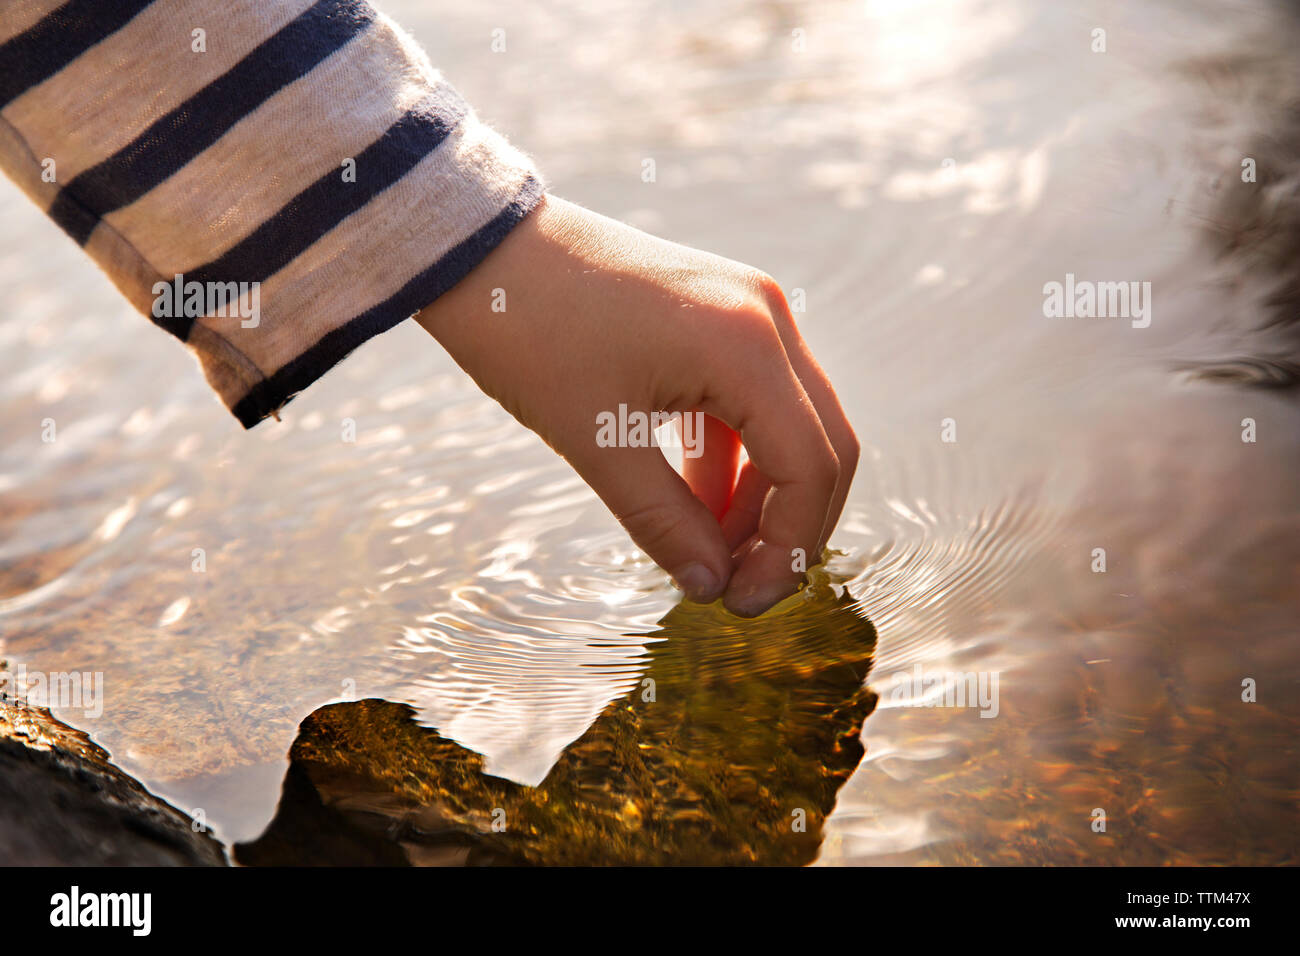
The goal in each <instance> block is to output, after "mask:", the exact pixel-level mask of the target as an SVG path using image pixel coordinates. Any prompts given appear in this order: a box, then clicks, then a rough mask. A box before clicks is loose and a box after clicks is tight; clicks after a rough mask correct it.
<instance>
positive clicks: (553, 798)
mask: <svg viewBox="0 0 1300 956" xmlns="http://www.w3.org/2000/svg"><path fill="white" fill-rule="evenodd" d="M645 637H647V638H648V639H650V640H651V641H653V642H654V643H653V644H652V645H651V647H650V650H649V655H650V661H649V664H648V666H647V667H646V669H645V671H644V674H643V676H642V677H641V678H640V679H639V680H638V681H637V684H636V685H635V686H634V688H633V689H632V691H631V693H630V694H629V695H628V696H627V697H624V698H621V699H619V700H617V701H614V702H613V703H611V704H610V705H609V706H608V707H606V708H605V710H604V712H603V713H602V714H601V715H600V716H599V717H598V718H597V719H596V722H595V723H594V724H592V726H591V727H590V728H589V729H588V730H587V731H586V733H584V734H583V735H582V736H581V737H580V738H579V739H578V740H576V741H575V742H574V743H573V744H571V745H570V746H569V747H568V748H566V750H565V752H564V754H563V755H562V756H561V757H560V758H559V760H557V761H556V762H555V764H554V766H552V767H551V769H550V771H549V772H548V773H547V775H546V779H545V780H543V781H542V782H541V783H540V784H539V785H538V786H536V787H528V786H523V785H520V784H517V783H514V782H513V781H509V780H505V779H501V778H498V777H492V776H489V775H487V774H485V773H484V771H483V758H482V756H481V755H480V754H477V753H474V752H473V751H470V750H466V749H465V748H464V747H462V746H460V745H459V744H457V743H455V742H454V741H452V740H448V739H447V738H445V737H443V736H440V735H439V734H437V733H436V732H434V731H433V730H427V729H424V728H421V727H419V726H418V725H417V724H416V723H415V722H414V721H413V720H412V719H411V718H412V717H413V711H412V710H411V709H410V708H409V707H406V706H403V705H399V704H393V703H389V702H386V701H378V700H365V701H359V702H356V703H341V704H330V705H328V706H326V707H323V708H321V709H320V710H318V711H316V712H315V713H314V714H312V715H311V716H310V717H308V718H307V720H305V721H304V722H303V725H302V727H301V728H300V729H299V732H298V739H297V740H296V741H295V742H294V745H293V748H292V750H290V752H289V759H290V766H289V772H288V775H287V777H286V778H285V783H284V789H283V793H282V795H281V799H280V805H279V808H278V810H277V813H276V817H275V819H274V820H273V821H272V822H271V825H270V827H269V828H268V830H267V831H266V833H264V834H263V835H262V836H261V837H260V838H259V839H258V840H257V841H256V842H254V843H251V844H245V845H241V846H238V847H236V858H237V859H238V861H239V862H241V863H243V864H245V865H302V864H348V865H359V864H400V863H411V864H414V865H448V864H452V865H456V864H461V863H470V864H490V863H528V864H561V865H569V864H579V865H590V864H655V863H680V864H706V865H710V864H711V865H725V864H750V863H771V864H785V865H791V864H801V863H808V862H811V861H812V860H813V858H814V857H815V856H816V853H817V849H818V846H819V845H820V843H821V836H822V827H823V823H824V821H825V819H826V816H827V815H828V814H829V813H830V812H831V809H832V807H834V805H835V795H836V793H837V792H838V791H839V789H840V787H841V786H842V785H843V783H844V781H845V780H847V779H848V776H849V774H851V773H852V772H853V770H854V768H856V767H857V765H858V762H859V761H860V760H861V759H862V746H861V744H860V743H859V741H858V735H859V733H860V731H861V728H862V721H863V719H864V718H865V717H866V716H867V714H869V713H870V712H871V709H872V706H873V705H874V695H873V694H872V693H871V692H870V691H868V690H865V689H864V688H863V683H862V682H863V678H864V677H866V674H867V670H868V667H869V664H870V659H871V652H872V649H873V647H874V645H875V632H874V630H873V629H872V627H871V624H870V623H869V622H867V621H866V620H864V619H863V618H861V617H860V616H859V615H858V613H857V610H856V606H855V603H854V602H853V601H852V600H851V599H850V598H849V597H848V596H847V595H846V594H844V593H843V592H842V591H841V592H840V594H839V597H838V598H837V597H835V596H834V594H833V593H832V587H831V585H830V584H828V583H825V582H823V583H821V584H819V585H818V586H816V587H814V588H811V589H809V590H807V591H805V592H804V593H803V594H800V595H798V596H797V597H796V598H794V599H792V600H790V601H788V602H786V604H785V605H784V606H783V607H782V608H781V609H780V610H778V611H776V612H775V613H773V614H769V615H766V616H764V617H763V618H762V619H760V620H759V621H757V622H750V621H740V620H738V619H736V618H733V617H731V615H729V614H727V613H726V612H725V611H721V610H719V609H717V606H714V607H708V608H704V607H699V606H697V605H690V604H684V605H681V606H679V607H677V608H676V609H674V610H673V611H672V612H671V613H669V614H668V616H667V617H666V618H665V619H664V620H663V622H662V628H661V630H658V631H655V632H654V633H652V634H649V635H645Z"/></svg>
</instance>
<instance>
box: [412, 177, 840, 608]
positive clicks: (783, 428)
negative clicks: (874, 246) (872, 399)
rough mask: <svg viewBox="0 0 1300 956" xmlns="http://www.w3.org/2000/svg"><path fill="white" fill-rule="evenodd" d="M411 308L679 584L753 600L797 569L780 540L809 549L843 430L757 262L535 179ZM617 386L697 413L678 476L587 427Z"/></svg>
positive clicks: (833, 490)
mask: <svg viewBox="0 0 1300 956" xmlns="http://www.w3.org/2000/svg"><path fill="white" fill-rule="evenodd" d="M496 290H504V291H503V293H502V292H498V291H496ZM503 294H504V311H500V309H501V297H502V295H503ZM494 301H495V302H497V303H498V305H497V311H494V310H493V303H494ZM417 320H418V321H419V322H420V324H421V325H423V326H424V327H425V328H426V329H427V330H428V331H429V332H430V333H431V334H432V335H434V336H435V337H436V338H437V339H438V341H439V342H441V343H442V345H443V346H444V347H445V348H446V349H447V351H449V352H450V353H451V355H452V356H453V357H454V358H455V360H456V361H457V362H458V363H459V364H460V366H461V367H462V368H464V369H465V371H467V372H468V373H469V374H470V375H472V376H473V378H474V380H475V381H476V382H477V383H478V384H479V387H480V388H482V389H483V390H484V391H485V392H487V393H488V394H489V395H491V396H492V397H493V398H495V399H496V400H497V401H499V402H500V403H501V404H502V405H503V406H504V407H505V408H506V409H508V410H509V411H510V412H511V414H513V415H514V416H515V418H517V419H518V420H519V421H520V422H522V423H523V424H524V425H526V426H528V427H529V428H531V429H532V430H533V431H535V432H537V433H538V434H539V435H541V436H542V438H543V439H545V440H546V442H547V443H548V444H549V445H550V446H551V447H552V448H554V449H555V450H556V451H557V452H559V453H560V454H561V455H563V456H564V458H565V459H567V460H568V462H569V463H570V464H571V465H572V466H573V467H574V468H575V469H577V471H578V473H579V474H580V475H581V476H582V477H583V479H584V480H586V482H587V483H588V484H590V485H591V487H592V488H593V489H594V490H595V491H596V493H597V494H598V495H600V497H601V499H602V500H603V501H604V502H605V504H606V505H607V506H608V507H609V509H610V511H612V512H613V513H614V515H615V516H616V517H617V518H618V519H619V521H620V522H622V524H623V526H624V527H625V528H626V529H627V531H628V533H629V534H630V535H631V536H632V538H633V540H635V541H636V543H637V544H638V545H639V546H640V547H641V548H643V549H644V550H645V551H646V553H647V554H649V555H650V557H651V558H653V559H654V560H655V562H656V563H658V564H659V565H660V566H661V567H663V568H664V569H666V570H667V571H668V572H669V573H671V574H672V575H673V577H674V579H675V580H676V581H677V583H678V584H679V585H680V586H681V587H682V588H683V589H684V590H685V591H686V593H687V595H688V596H689V597H691V598H692V599H694V600H696V601H702V602H707V601H711V600H714V599H715V598H717V597H719V596H721V595H723V594H724V591H725V603H726V606H727V607H728V608H729V609H730V610H732V611H733V612H735V613H737V614H741V615H744V616H750V617H752V616H753V615H756V614H759V613H761V612H762V611H764V610H766V609H767V608H769V607H771V606H772V605H773V604H775V603H776V602H777V601H779V600H780V599H781V598H783V597H785V596H786V595H788V594H790V593H792V592H793V591H794V590H795V588H796V587H797V586H798V584H799V582H800V581H801V580H802V578H803V575H802V573H801V572H799V571H795V570H792V568H793V567H794V566H795V564H796V554H795V549H802V550H803V555H804V558H805V561H804V562H803V563H804V564H805V565H812V564H815V563H816V562H817V561H818V560H819V557H820V555H821V550H822V547H823V546H824V545H825V543H826V539H827V538H828V537H829V536H830V533H831V531H832V529H833V528H834V527H835V522H836V521H837V520H838V519H839V515H840V510H841V509H842V508H843V506H844V499H845V496H846V495H847V494H848V490H849V484H850V482H851V481H852V479H853V472H854V469H855V467H856V465H857V460H858V442H857V438H856V437H855V436H854V434H853V429H852V428H850V427H849V423H848V421H847V420H846V419H845V417H844V412H843V411H842V410H841V408H840V405H839V402H838V400H837V399H836V398H835V393H834V391H832V389H831V385H830V382H828V381H827V379H826V376H825V374H824V373H823V372H822V370H821V369H820V368H819V367H818V366H817V363H816V362H815V361H814V360H813V357H812V355H811V354H810V353H809V351H808V348H807V346H806V345H805V344H804V342H803V339H802V338H801V337H800V335H799V332H798V330H797V329H796V328H795V325H794V321H793V319H792V318H791V316H790V311H789V308H788V307H787V306H786V303H785V298H784V296H783V295H782V294H781V290H780V288H779V287H778V286H777V285H776V283H775V282H773V281H772V280H771V279H770V278H768V277H766V276H764V275H762V274H761V273H759V272H756V271H755V270H753V269H750V268H748V267H746V266H743V265H741V264H740V263H737V262H732V261H731V260H729V259H723V258H721V257H719V256H714V255H710V254H708V253H705V252H699V251H697V250H695V249H689V248H687V247H685V246H680V245H677V244H675V243H671V242H666V241H664V240H662V239H656V238H655V237H653V236H649V235H646V234H645V233H642V232H640V231H638V230H636V229H633V228H631V227H629V226H625V225H623V224H621V223H618V222H615V221H613V220H611V219H606V218H605V217H604V216H599V215H596V214H595V213H592V212H589V211H588V210H586V209H583V208H581V207H579V206H575V205H573V204H572V203H567V202H564V201H563V200H560V199H556V198H554V197H548V198H547V199H545V200H544V201H543V203H542V205H541V206H539V207H538V208H537V209H536V210H535V211H534V212H532V213H531V214H530V215H529V216H528V218H527V219H525V220H524V221H523V222H522V223H521V224H519V225H518V226H516V227H515V228H514V230H513V231H512V232H511V233H510V235H508V236H507V237H506V239H505V240H504V241H503V242H502V243H501V245H499V246H498V247H497V248H496V249H495V250H494V251H493V252H492V253H491V254H489V255H488V257H487V258H486V259H484V260H483V262H482V263H480V264H479V266H478V267H477V268H475V269H474V270H473V271H472V272H471V273H470V274H469V275H468V276H467V277H466V278H465V279H464V280H463V281H461V282H460V283H459V284H458V285H457V286H456V287H455V288H453V289H452V290H451V291H450V292H448V293H446V294H445V295H443V296H442V297H441V298H439V299H438V300H437V301H436V302H435V303H434V304H433V305H431V306H430V307H429V308H427V309H425V310H424V311H422V312H421V313H420V314H419V315H418V316H417ZM620 404H623V405H626V406H627V408H628V410H629V412H631V411H635V410H640V411H642V412H646V413H649V412H653V411H668V412H674V411H679V412H689V411H694V410H700V411H703V412H704V413H705V415H706V418H705V425H706V427H705V432H704V444H703V455H702V456H701V457H698V458H687V459H686V460H685V461H686V465H685V472H686V480H685V481H683V480H682V478H680V477H678V475H677V473H676V472H675V471H673V469H672V467H671V466H670V465H669V464H668V462H667V460H666V459H665V458H664V456H663V453H662V452H661V451H660V450H659V449H658V448H655V447H653V446H651V447H635V448H617V447H601V445H600V444H598V443H597V432H598V425H597V416H598V415H599V414H600V413H602V412H612V413H614V414H615V415H617V413H618V408H619V405H620ZM724 423H725V424H724ZM737 433H739V437H737ZM742 442H743V444H744V446H745V449H746V450H747V452H748V454H749V458H750V462H749V463H747V464H746V465H745V466H744V468H743V469H741V471H740V475H739V480H738V481H737V476H736V468H737V462H738V458H739V451H740V444H741V443H742ZM688 483H689V484H688ZM733 486H734V493H733ZM692 492H694V494H692ZM733 554H734V558H733Z"/></svg>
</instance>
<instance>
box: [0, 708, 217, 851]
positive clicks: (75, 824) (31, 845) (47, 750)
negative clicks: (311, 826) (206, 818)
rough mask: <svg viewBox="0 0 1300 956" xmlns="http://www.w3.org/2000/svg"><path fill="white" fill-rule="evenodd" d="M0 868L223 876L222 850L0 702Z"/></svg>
mask: <svg viewBox="0 0 1300 956" xmlns="http://www.w3.org/2000/svg"><path fill="white" fill-rule="evenodd" d="M0 865H4V866H71V865H75V866H227V865H228V863H227V860H226V853H225V849H224V847H223V846H222V845H221V843H220V842H218V841H217V840H216V839H215V838H214V837H213V836H212V834H211V833H210V832H209V831H207V830H206V829H204V828H202V827H199V826H197V825H196V824H195V823H194V821H192V820H191V819H190V817H189V816H188V815H186V814H185V813H183V812H181V811H180V810H178V809H176V808H175V807H173V806H172V805H171V804H169V803H167V802H165V801H163V800H161V799H159V798H158V797H156V796H155V795H154V794H152V793H150V792H149V791H148V790H146V789H145V788H144V787H143V786H142V785H141V784H140V783H139V781H137V780H135V779H134V778H132V777H130V776H128V775H127V774H125V773H123V772H122V771H121V770H120V769H119V768H118V767H116V766H114V764H113V763H112V761H111V759H110V756H109V753H108V751H106V750H104V749H103V748H102V747H99V746H98V745H96V744H95V743H93V742H92V741H91V740H90V739H89V737H87V736H86V735H85V734H84V733H82V732H81V731H79V730H76V729H74V728H72V727H69V726H68V725H67V724H64V723H62V722H60V721H58V720H56V719H55V718H54V717H53V716H52V715H51V714H50V712H49V711H48V710H46V709H45V708H42V707H32V706H29V705H26V704H22V703H17V702H15V701H13V700H9V699H3V698H0Z"/></svg>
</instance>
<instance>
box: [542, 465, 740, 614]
mask: <svg viewBox="0 0 1300 956" xmlns="http://www.w3.org/2000/svg"><path fill="white" fill-rule="evenodd" d="M565 457H566V458H568V460H569V463H570V464H571V465H572V466H573V467H574V468H575V469H576V470H577V472H578V474H579V475H581V476H582V478H583V480H584V481H586V482H587V484H589V485H590V486H591V487H592V489H593V490H594V491H595V492H596V494H597V495H599V496H600V499H601V501H603V502H605V506H606V507H607V508H609V510H610V511H611V512H613V514H614V517H615V518H617V519H618V520H619V523H620V524H622V525H623V527H624V528H625V529H627V533H628V534H630V535H631V536H632V540H633V541H635V542H636V543H637V545H638V546H639V547H640V548H641V550H643V551H644V552H645V553H646V554H648V555H650V558H651V559H652V560H653V561H654V562H655V564H657V565H659V566H660V567H661V568H663V569H664V570H665V571H667V572H668V573H669V574H671V575H672V576H673V580H675V581H676V582H677V586H678V587H680V588H681V589H682V590H683V591H685V592H686V596H687V597H689V598H690V599H691V600H692V601H698V602H700V603H702V604H707V603H709V602H711V601H714V600H716V599H717V598H719V597H721V595H722V592H723V591H724V590H725V589H726V586H727V581H728V579H729V578H730V577H731V552H730V550H729V549H728V548H727V542H726V539H725V538H724V537H723V535H722V527H721V526H720V525H719V524H718V521H717V519H716V518H715V517H714V516H713V514H712V512H710V511H709V509H708V508H707V507H706V506H705V505H704V503H703V502H701V501H700V499H698V498H696V497H695V495H693V494H692V493H691V489H690V486H689V485H687V484H686V482H685V480H683V479H682V477H681V476H680V475H678V474H677V472H676V471H674V470H673V467H672V465H670V464H669V463H668V460H667V459H666V458H664V456H663V452H661V451H660V450H659V449H658V448H656V447H654V446H651V447H646V448H602V447H599V446H597V445H596V444H595V443H592V444H591V445H590V446H588V447H587V448H584V449H583V450H582V451H581V452H579V453H578V454H577V455H576V456H575V455H566V456H565Z"/></svg>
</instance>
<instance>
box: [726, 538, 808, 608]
mask: <svg viewBox="0 0 1300 956" xmlns="http://www.w3.org/2000/svg"><path fill="white" fill-rule="evenodd" d="M791 553H792V552H791V550H790V549H788V548H781V547H778V546H776V545H772V544H768V543H767V542H764V541H759V542H756V543H755V544H754V546H753V547H752V548H750V550H749V553H748V554H747V555H745V557H744V559H743V561H742V562H741V565H740V568H739V569H738V570H737V571H736V573H735V574H733V575H732V576H731V580H730V582H728V584H727V589H726V593H725V594H724V595H723V601H722V603H723V605H724V606H725V607H726V608H727V610H728V611H730V612H731V613H732V614H735V615H736V616H737V617H746V618H751V617H758V616H759V615H760V614H762V613H763V612H764V611H767V610H769V609H771V608H772V607H774V606H775V605H777V604H778V603H780V602H781V601H783V600H784V599H785V598H787V597H789V596H790V595H791V594H794V593H795V591H797V590H798V589H799V584H800V583H801V582H802V581H803V574H802V573H800V572H798V571H795V570H793V569H792V565H793V561H792V559H791Z"/></svg>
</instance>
